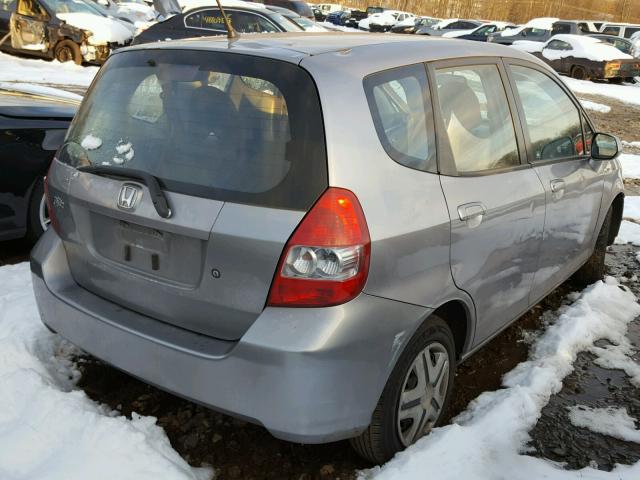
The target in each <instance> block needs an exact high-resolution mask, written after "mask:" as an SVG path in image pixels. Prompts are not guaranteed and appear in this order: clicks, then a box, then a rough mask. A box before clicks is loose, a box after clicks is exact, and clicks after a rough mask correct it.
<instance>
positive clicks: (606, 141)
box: [591, 133, 621, 160]
mask: <svg viewBox="0 0 640 480" xmlns="http://www.w3.org/2000/svg"><path fill="white" fill-rule="evenodd" d="M620 150H621V148H620V141H619V140H618V139H617V138H616V137H614V136H613V135H609V134H608V133H596V134H595V135H594V136H593V140H591V158H593V159H594V160H613V159H614V158H616V157H617V156H618V154H619V153H620Z"/></svg>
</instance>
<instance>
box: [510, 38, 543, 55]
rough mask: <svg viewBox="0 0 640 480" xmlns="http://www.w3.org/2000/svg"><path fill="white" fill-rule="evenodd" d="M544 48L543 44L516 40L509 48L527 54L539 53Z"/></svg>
mask: <svg viewBox="0 0 640 480" xmlns="http://www.w3.org/2000/svg"><path fill="white" fill-rule="evenodd" d="M544 46H545V44H544V43H543V42H534V41H532V40H516V41H515V42H513V43H512V44H511V47H513V48H515V49H517V50H522V51H523V52H528V53H539V52H541V51H542V49H543V48H544Z"/></svg>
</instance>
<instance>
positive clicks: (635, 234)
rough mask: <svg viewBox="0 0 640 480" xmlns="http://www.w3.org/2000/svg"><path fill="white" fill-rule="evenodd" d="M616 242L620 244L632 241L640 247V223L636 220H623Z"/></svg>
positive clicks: (631, 242)
mask: <svg viewBox="0 0 640 480" xmlns="http://www.w3.org/2000/svg"><path fill="white" fill-rule="evenodd" d="M615 243H617V244H618V245H625V244H628V243H630V244H631V245H635V246H636V247H640V225H638V224H637V223H635V222H629V221H628V220H623V221H622V224H621V225H620V231H619V232H618V236H617V237H616V241H615Z"/></svg>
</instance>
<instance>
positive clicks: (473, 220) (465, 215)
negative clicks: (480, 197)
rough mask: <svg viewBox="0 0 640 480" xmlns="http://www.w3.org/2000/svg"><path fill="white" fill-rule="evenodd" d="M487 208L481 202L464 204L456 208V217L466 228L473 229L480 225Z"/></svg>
mask: <svg viewBox="0 0 640 480" xmlns="http://www.w3.org/2000/svg"><path fill="white" fill-rule="evenodd" d="M485 213H487V208H486V207H485V206H484V205H483V204H482V203H481V202H472V203H465V204H463V205H460V206H459V207H458V216H459V217H460V220H462V221H463V222H467V226H469V227H471V228H475V227H477V226H478V225H480V224H481V223H482V218H483V217H484V214H485Z"/></svg>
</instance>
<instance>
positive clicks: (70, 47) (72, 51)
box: [53, 40, 82, 65]
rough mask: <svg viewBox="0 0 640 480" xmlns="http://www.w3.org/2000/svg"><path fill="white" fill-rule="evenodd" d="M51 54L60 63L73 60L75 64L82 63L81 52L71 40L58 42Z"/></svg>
mask: <svg viewBox="0 0 640 480" xmlns="http://www.w3.org/2000/svg"><path fill="white" fill-rule="evenodd" d="M53 56H54V58H55V59H56V60H58V61H59V62H61V63H64V62H74V63H75V64H76V65H81V64H82V53H81V52H80V47H79V46H78V44H77V43H75V42H73V41H71V40H62V41H61V42H58V44H57V45H56V48H55V49H54V50H53Z"/></svg>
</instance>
